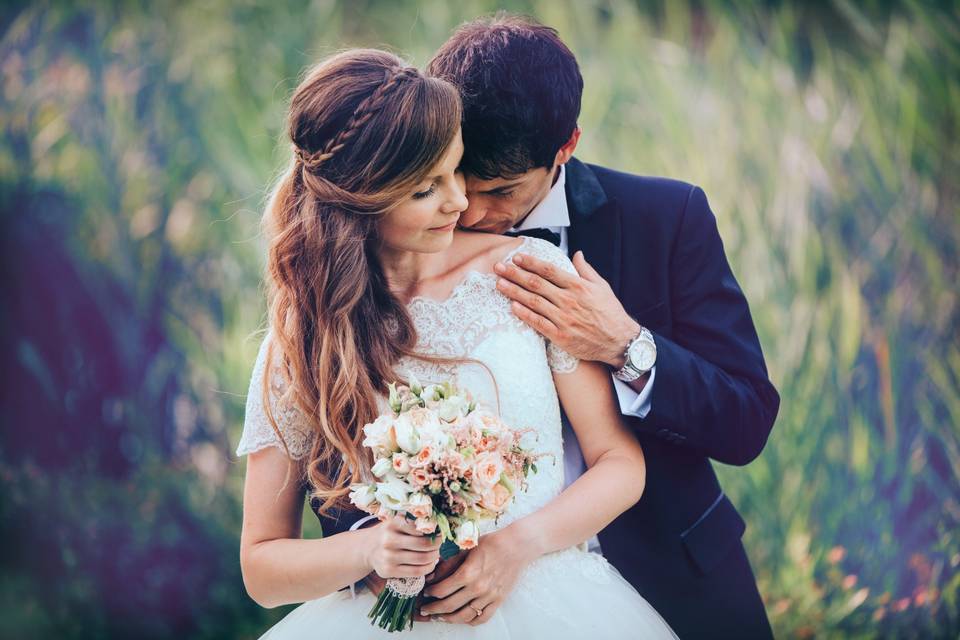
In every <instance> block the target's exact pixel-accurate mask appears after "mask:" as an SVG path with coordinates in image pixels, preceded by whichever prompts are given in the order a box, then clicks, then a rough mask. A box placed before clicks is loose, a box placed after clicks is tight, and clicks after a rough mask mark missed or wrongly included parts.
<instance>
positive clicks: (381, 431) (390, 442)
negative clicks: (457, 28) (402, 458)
mask: <svg viewBox="0 0 960 640" xmlns="http://www.w3.org/2000/svg"><path fill="white" fill-rule="evenodd" d="M363 435H365V436H366V437H365V438H364V439H363V442H362V444H363V446H365V447H369V448H371V449H373V452H374V453H375V454H376V455H378V456H384V455H389V454H391V453H393V452H394V451H395V450H396V448H397V443H396V441H395V440H394V431H393V416H390V415H386V414H384V415H382V416H380V417H379V418H377V419H376V420H374V421H373V422H371V423H370V424H368V425H364V427H363Z"/></svg>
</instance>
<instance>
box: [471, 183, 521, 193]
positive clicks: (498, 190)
mask: <svg viewBox="0 0 960 640" xmlns="http://www.w3.org/2000/svg"><path fill="white" fill-rule="evenodd" d="M521 182H522V180H517V181H516V182H508V183H506V184H501V185H497V186H496V187H492V188H490V189H483V190H481V191H480V193H502V192H504V191H507V190H508V189H512V188H513V187H515V186H517V185H518V184H520V183H521Z"/></svg>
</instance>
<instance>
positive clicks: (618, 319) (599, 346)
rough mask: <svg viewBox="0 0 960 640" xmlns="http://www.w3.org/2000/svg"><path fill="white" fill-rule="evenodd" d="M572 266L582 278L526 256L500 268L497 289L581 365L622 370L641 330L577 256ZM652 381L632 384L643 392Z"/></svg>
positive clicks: (643, 379) (579, 254)
mask: <svg viewBox="0 0 960 640" xmlns="http://www.w3.org/2000/svg"><path fill="white" fill-rule="evenodd" d="M573 266H574V267H575V268H576V269H577V273H578V274H579V275H573V274H571V273H567V272H565V271H563V270H561V269H558V268H557V267H556V266H554V265H552V264H550V263H548V262H545V261H543V260H540V259H538V258H535V257H533V256H530V255H526V254H518V255H517V256H516V257H515V258H514V259H513V264H498V265H496V267H495V271H496V272H497V274H498V275H499V276H500V278H499V280H498V281H497V289H499V290H500V291H501V292H502V293H503V294H504V295H505V296H507V297H508V298H510V299H511V300H512V301H513V305H512V306H513V312H514V313H515V314H516V315H517V317H518V318H520V319H521V320H522V321H523V322H525V323H526V324H527V325H529V326H530V327H531V328H532V329H534V330H535V331H537V332H539V333H540V334H541V335H542V336H543V337H544V338H546V339H547V340H550V341H551V342H552V343H554V344H556V345H557V346H559V347H560V348H561V349H563V350H564V351H566V352H567V353H569V354H571V355H573V356H574V357H576V358H579V359H580V360H593V361H596V362H603V363H606V364H607V365H609V366H610V367H611V368H612V369H613V370H618V369H620V368H621V367H623V364H624V359H625V358H624V351H625V349H626V346H627V344H628V343H629V342H630V341H631V340H632V339H633V338H634V337H635V336H636V335H637V334H638V333H639V332H640V328H641V327H640V325H639V324H638V323H637V321H636V320H634V319H633V318H632V317H630V314H628V313H627V312H626V310H625V309H624V308H623V305H622V304H621V303H620V300H618V299H617V296H616V294H615V293H614V292H613V289H611V288H610V285H609V284H608V283H607V281H606V280H604V279H603V277H601V276H600V274H598V273H597V272H596V271H595V270H594V268H593V267H592V266H590V264H589V263H588V262H587V260H586V258H584V257H583V252H581V251H578V252H577V253H576V254H574V256H573ZM648 378H649V375H647V374H645V375H643V376H641V377H640V378H639V379H638V380H636V381H634V382H633V383H631V386H632V387H633V388H634V389H635V390H636V391H641V390H642V389H643V387H644V385H645V384H646V382H647V380H648Z"/></svg>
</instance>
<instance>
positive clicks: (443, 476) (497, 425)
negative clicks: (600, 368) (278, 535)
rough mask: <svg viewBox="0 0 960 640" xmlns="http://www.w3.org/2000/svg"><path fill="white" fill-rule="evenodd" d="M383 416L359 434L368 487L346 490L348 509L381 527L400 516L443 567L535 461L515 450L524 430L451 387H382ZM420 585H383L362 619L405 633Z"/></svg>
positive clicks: (417, 581) (406, 581)
mask: <svg viewBox="0 0 960 640" xmlns="http://www.w3.org/2000/svg"><path fill="white" fill-rule="evenodd" d="M388 401H389V405H390V409H391V413H387V414H384V415H381V416H379V417H378V418H377V419H376V420H375V421H374V422H372V423H370V424H367V425H365V426H364V427H363V434H364V440H363V446H365V447H367V448H369V449H370V451H371V453H372V454H373V461H374V463H373V466H372V468H371V471H372V473H373V475H374V477H375V480H374V482H372V483H370V484H359V485H354V486H353V487H351V492H350V501H351V502H352V503H353V504H354V505H356V506H357V507H358V508H360V509H362V510H363V511H366V512H367V513H370V514H374V515H376V516H377V517H378V518H380V519H381V520H385V519H387V518H390V517H393V516H395V515H404V516H406V517H407V518H409V519H410V520H412V521H414V522H415V526H416V528H417V530H418V531H420V532H421V533H423V534H424V535H430V536H438V535H439V536H441V539H442V540H443V544H442V545H441V547H440V555H441V557H442V558H444V559H448V558H451V557H453V556H454V555H456V554H457V553H459V552H460V551H461V550H463V549H472V548H473V547H475V546H476V545H477V543H478V542H479V539H480V529H481V525H482V524H483V523H484V522H488V521H492V520H496V518H498V517H499V516H500V515H502V514H503V513H505V512H506V511H507V509H508V508H509V505H510V504H511V503H512V502H513V499H514V497H515V496H516V494H517V492H518V491H522V490H525V488H526V477H527V475H528V474H529V473H530V472H531V471H533V472H534V473H536V470H537V467H536V460H537V459H538V458H539V456H538V455H536V454H534V453H532V452H531V451H530V450H529V449H528V448H527V447H525V446H524V445H523V444H521V440H522V439H523V437H524V435H525V434H527V433H531V430H530V429H513V428H511V427H509V426H508V425H506V424H504V423H503V422H502V421H501V420H500V418H499V417H497V416H496V415H495V414H493V413H491V412H489V411H487V410H486V409H485V408H483V407H481V406H478V405H477V403H476V402H474V400H473V398H472V396H471V394H470V393H469V392H468V391H466V390H463V389H459V388H458V387H457V386H456V385H455V384H453V383H452V382H449V381H447V382H442V383H438V384H429V385H426V386H424V385H422V384H421V383H420V381H418V380H417V379H416V378H414V377H413V376H410V379H409V380H408V384H406V385H401V384H396V383H393V384H390V385H389V400H388ZM424 584H425V581H424V579H423V578H422V577H420V578H390V579H389V580H387V584H386V587H385V588H384V589H383V591H382V592H381V593H380V596H379V597H378V598H377V602H376V604H375V605H374V607H373V609H372V610H371V611H370V614H369V616H370V618H371V619H372V621H373V623H374V624H377V625H378V626H380V627H381V628H383V629H387V630H388V631H391V632H392V631H399V630H401V629H404V628H408V627H409V628H412V627H413V610H414V604H415V601H416V597H417V596H418V595H419V593H420V591H421V590H422V589H423V586H424Z"/></svg>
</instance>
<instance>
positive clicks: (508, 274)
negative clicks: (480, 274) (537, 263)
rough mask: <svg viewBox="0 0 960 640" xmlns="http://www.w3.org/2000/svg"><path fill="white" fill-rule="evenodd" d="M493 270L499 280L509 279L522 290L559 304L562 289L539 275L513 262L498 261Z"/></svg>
mask: <svg viewBox="0 0 960 640" xmlns="http://www.w3.org/2000/svg"><path fill="white" fill-rule="evenodd" d="M493 270H494V271H495V272H496V273H497V275H499V276H500V280H499V281H500V282H503V281H505V280H506V281H510V282H512V283H513V284H515V285H517V286H518V287H520V288H521V289H523V290H524V291H528V292H530V293H532V294H536V295H539V296H542V297H543V298H545V299H547V300H549V301H550V302H552V303H553V304H560V300H561V298H562V295H563V291H562V290H561V289H560V288H559V287H557V286H556V285H555V284H553V283H552V282H551V281H549V280H547V279H546V278H544V277H542V276H541V275H539V274H536V273H533V272H532V271H527V270H525V269H523V268H521V267H518V266H517V265H515V264H503V263H498V264H497V265H495V266H494V268H493Z"/></svg>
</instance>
